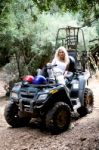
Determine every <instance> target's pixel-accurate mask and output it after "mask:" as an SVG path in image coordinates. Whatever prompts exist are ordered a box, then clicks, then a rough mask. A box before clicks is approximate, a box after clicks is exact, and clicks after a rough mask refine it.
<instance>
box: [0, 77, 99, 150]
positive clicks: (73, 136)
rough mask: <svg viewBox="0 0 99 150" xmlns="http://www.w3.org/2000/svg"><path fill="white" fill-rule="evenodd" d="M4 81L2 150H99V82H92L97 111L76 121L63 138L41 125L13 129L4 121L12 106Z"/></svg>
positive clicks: (0, 109)
mask: <svg viewBox="0 0 99 150" xmlns="http://www.w3.org/2000/svg"><path fill="white" fill-rule="evenodd" d="M3 85H4V83H3V82H2V81H1V80H0V96H1V98H0V150H99V81H98V80H97V79H95V78H93V79H91V80H90V82H89V87H90V88H91V89H92V91H93V93H94V109H93V112H92V113H91V114H88V115H87V116H86V117H83V118H80V119H78V120H74V121H73V122H72V127H71V128H70V129H68V130H67V131H65V132H63V133H61V134H59V135H51V134H50V133H48V132H46V131H42V130H40V126H39V125H30V126H29V127H22V128H12V127H10V126H9V125H8V124H7V123H6V121H5V119H4V115H3V114H4V108H5V105H6V103H7V102H8V101H7V100H6V98H4V97H2V96H3V95H4V94H5V91H4V89H3Z"/></svg>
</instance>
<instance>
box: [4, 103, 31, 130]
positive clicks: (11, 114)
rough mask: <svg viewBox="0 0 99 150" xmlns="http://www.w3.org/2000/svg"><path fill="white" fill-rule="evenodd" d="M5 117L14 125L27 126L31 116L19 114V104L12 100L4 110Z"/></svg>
mask: <svg viewBox="0 0 99 150" xmlns="http://www.w3.org/2000/svg"><path fill="white" fill-rule="evenodd" d="M4 117H5V120H6V122H7V123H8V124H9V125H10V126H12V127H14V128H15V127H22V126H26V125H27V124H28V123H29V121H30V118H27V117H22V118H21V117H20V116H19V115H18V106H17V105H16V104H15V103H14V102H10V103H9V104H8V105H7V106H6V107H5V110H4Z"/></svg>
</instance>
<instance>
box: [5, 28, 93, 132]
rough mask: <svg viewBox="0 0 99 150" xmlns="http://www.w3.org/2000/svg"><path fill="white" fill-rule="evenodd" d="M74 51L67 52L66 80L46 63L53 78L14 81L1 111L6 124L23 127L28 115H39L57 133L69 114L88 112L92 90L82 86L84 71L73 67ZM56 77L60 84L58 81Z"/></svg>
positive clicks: (44, 123) (28, 119)
mask: <svg viewBox="0 0 99 150" xmlns="http://www.w3.org/2000/svg"><path fill="white" fill-rule="evenodd" d="M77 29H78V28H77ZM72 30H73V29H72ZM72 38H73V37H72ZM74 38H75V37H74ZM75 41H76V40H75ZM73 46H74V45H73ZM70 52H72V50H71V51H70ZM75 53H76V54H77V52H76V51H75V50H73V53H72V54H73V55H70V66H69V68H68V70H69V73H68V74H67V77H66V80H64V77H63V75H62V74H61V72H59V71H58V72H57V73H56V72H54V71H53V67H55V66H51V65H50V66H46V67H47V69H52V71H53V72H54V79H53V80H52V79H50V78H46V77H44V76H43V75H37V76H35V77H33V76H26V77H25V78H24V79H23V80H22V81H21V82H19V83H15V85H14V87H13V88H12V91H11V93H10V101H9V103H8V105H7V106H6V107H5V111H4V116H5V120H6V121H7V123H8V124H9V125H11V126H12V127H20V126H25V125H27V124H28V123H29V122H30V120H31V118H40V119H41V121H42V123H43V126H44V127H46V128H47V129H49V130H50V131H51V132H54V133H61V132H63V131H65V130H67V129H68V127H69V125H70V123H71V117H72V115H73V114H75V113H78V114H79V116H85V115H86V114H88V113H90V112H92V110H93V93H92V91H91V90H90V89H89V88H88V87H87V86H86V85H87V83H88V82H87V80H88V78H87V77H86V74H85V72H82V70H80V69H79V67H78V68H77V63H78V62H77V60H76V57H74V56H76V55H74V54H75ZM60 78H61V79H62V80H61V81H62V83H61V82H59V79H60Z"/></svg>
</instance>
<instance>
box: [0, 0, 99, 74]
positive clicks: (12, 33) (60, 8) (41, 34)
mask: <svg viewBox="0 0 99 150" xmlns="http://www.w3.org/2000/svg"><path fill="white" fill-rule="evenodd" d="M1 2H2V3H0V5H2V7H1V8H0V13H1V14H0V58H3V60H4V59H6V58H5V57H2V56H7V58H10V57H11V56H13V55H14V56H15V59H16V62H15V63H16V64H15V65H16V66H17V69H18V71H19V75H20V76H22V75H24V74H34V73H36V69H37V68H38V67H40V68H42V67H43V66H44V65H45V64H46V62H47V61H50V58H51V55H52V53H53V50H55V42H56V41H55V39H56V33H57V30H58V28H60V27H66V26H82V25H83V20H82V18H81V16H84V15H85V16H86V14H87V10H88V15H89V16H88V17H89V21H90V13H89V12H90V7H91V6H92V8H94V7H93V2H92V1H91V2H92V3H90V2H88V1H87V0H85V1H84V2H85V3H83V1H77V0H75V1H73V0H70V1H68V0H65V1H57V0H55V1H52V0H49V1H46V0H43V1H40V0H38V1H37V0H16V1H15V0H11V1H7V0H6V1H1ZM78 2H79V3H78ZM95 2H96V1H95ZM89 3H90V5H89ZM96 3H97V2H96ZM82 6H83V9H82ZM95 6H96V4H95ZM38 8H39V9H38ZM78 9H80V10H81V9H82V11H80V13H74V12H76V11H78ZM44 10H45V11H44ZM48 10H49V11H48ZM67 10H68V11H69V12H68V11H67ZM71 10H73V11H74V12H71ZM85 10H86V11H85ZM84 11H85V14H84V13H83V12H84ZM82 14H83V15H82ZM88 17H87V18H86V20H87V19H88ZM95 26H96V27H93V29H92V28H90V30H89V29H88V28H87V27H85V29H84V30H85V35H86V42H87V45H88V41H89V40H90V39H91V38H94V37H96V36H97V34H96V31H97V32H98V34H99V30H98V24H96V25H95ZM91 32H92V33H91ZM87 47H88V46H87ZM0 60H1V59H0ZM0 63H1V62H0Z"/></svg>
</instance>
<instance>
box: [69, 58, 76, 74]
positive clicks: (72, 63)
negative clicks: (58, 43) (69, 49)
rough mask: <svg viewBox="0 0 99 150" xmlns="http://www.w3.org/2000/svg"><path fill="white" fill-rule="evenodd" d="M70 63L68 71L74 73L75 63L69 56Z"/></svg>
mask: <svg viewBox="0 0 99 150" xmlns="http://www.w3.org/2000/svg"><path fill="white" fill-rule="evenodd" d="M69 59H70V63H69V66H68V71H70V72H75V71H76V61H75V59H74V58H73V57H72V56H69Z"/></svg>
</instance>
